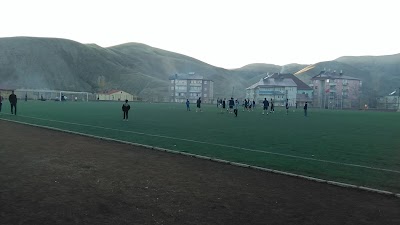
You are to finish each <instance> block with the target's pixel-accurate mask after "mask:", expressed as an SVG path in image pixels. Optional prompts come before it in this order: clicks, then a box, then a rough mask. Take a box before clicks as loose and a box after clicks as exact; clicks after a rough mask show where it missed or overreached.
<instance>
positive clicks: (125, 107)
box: [122, 99, 131, 121]
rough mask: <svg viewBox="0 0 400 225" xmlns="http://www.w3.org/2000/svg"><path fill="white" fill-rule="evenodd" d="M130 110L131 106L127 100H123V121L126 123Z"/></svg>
mask: <svg viewBox="0 0 400 225" xmlns="http://www.w3.org/2000/svg"><path fill="white" fill-rule="evenodd" d="M130 109H131V106H130V105H129V104H128V99H127V100H125V103H124V104H123V105H122V111H123V112H124V119H123V120H125V121H128V112H129V110H130Z"/></svg>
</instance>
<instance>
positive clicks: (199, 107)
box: [196, 98, 202, 112]
mask: <svg viewBox="0 0 400 225" xmlns="http://www.w3.org/2000/svg"><path fill="white" fill-rule="evenodd" d="M196 105H197V108H196V112H197V110H199V111H200V112H202V111H201V98H199V99H197V101H196Z"/></svg>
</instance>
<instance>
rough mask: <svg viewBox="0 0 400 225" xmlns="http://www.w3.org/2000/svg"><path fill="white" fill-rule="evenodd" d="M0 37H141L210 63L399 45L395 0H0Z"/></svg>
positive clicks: (325, 56) (305, 59)
mask: <svg viewBox="0 0 400 225" xmlns="http://www.w3.org/2000/svg"><path fill="white" fill-rule="evenodd" d="M0 9H1V13H0V21H1V22H0V24H1V26H0V37H11V36H35V37H58V38H66V39H71V40H75V41H78V42H81V43H96V44H98V45H100V46H103V47H108V46H112V45H118V44H122V43H126V42H140V43H144V44H148V45H151V46H153V47H157V48H161V49H165V50H169V51H174V52H178V53H182V54H185V55H188V56H191V57H194V58H197V59H199V60H202V61H204V62H207V63H209V64H212V65H215V66H220V67H224V68H237V67H241V66H244V65H246V64H250V63H272V64H278V65H284V64H288V63H304V64H312V63H316V62H319V61H326V60H332V59H335V58H337V57H340V56H344V55H384V54H396V53H400V25H399V21H400V13H399V9H400V1H396V0H359V1H358V0H240V1H235V0H196V1H195V0H141V1H139V0H109V1H100V0H96V1H92V0H79V1H76V0H65V1H64V0H34V1H33V0H0Z"/></svg>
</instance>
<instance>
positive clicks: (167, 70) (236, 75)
mask: <svg viewBox="0 0 400 225" xmlns="http://www.w3.org/2000/svg"><path fill="white" fill-rule="evenodd" d="M306 66H308V65H301V64H288V65H284V66H279V65H272V64H263V63H258V64H250V65H246V66H244V67H242V68H238V69H231V70H228V69H224V68H220V67H216V66H213V65H210V64H207V63H205V62H202V61H200V60H197V59H195V58H192V57H189V56H185V55H182V54H178V53H174V52H169V51H165V50H162V49H158V48H154V47H151V46H148V45H145V44H140V43H126V44H121V45H117V46H112V47H107V48H103V47H100V46H98V45H96V44H82V43H78V42H75V41H71V40H66V39H58V38H34V37H10V38H0V89H1V88H29V89H53V90H69V91H88V92H100V91H105V90H110V89H121V90H124V91H127V92H130V93H132V94H134V95H137V96H139V97H141V98H143V99H151V98H158V99H161V98H162V96H165V95H166V93H167V92H168V85H169V80H168V79H169V77H170V76H171V75H174V74H176V73H189V72H195V73H196V74H198V75H202V76H204V78H207V79H211V80H213V81H214V97H215V98H217V97H229V96H231V94H232V89H233V87H234V95H235V97H244V94H245V88H246V87H248V86H250V85H251V84H253V83H255V82H257V81H258V80H259V79H260V78H262V77H265V76H266V74H267V73H274V72H282V73H295V72H297V71H299V70H301V69H303V68H305V67H306ZM314 66H315V67H314V68H313V69H311V70H308V71H306V72H304V73H301V74H299V75H298V77H299V78H300V79H301V80H303V81H304V82H305V83H310V78H311V77H312V76H315V75H317V74H318V73H319V72H320V71H321V70H324V69H330V70H337V71H340V70H342V71H343V73H344V74H346V75H347V76H352V77H356V78H359V79H361V80H362V81H363V101H364V102H366V103H370V104H373V103H374V101H376V98H377V97H379V96H381V95H386V94H388V93H390V92H391V91H393V90H395V89H397V88H399V87H400V54H396V55H387V56H345V57H340V58H338V59H335V60H332V61H326V62H319V63H316V64H315V65H314Z"/></svg>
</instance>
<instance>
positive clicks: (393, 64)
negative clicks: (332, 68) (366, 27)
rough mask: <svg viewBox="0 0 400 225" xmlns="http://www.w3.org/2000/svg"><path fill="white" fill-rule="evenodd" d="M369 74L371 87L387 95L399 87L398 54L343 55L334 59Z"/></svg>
mask: <svg viewBox="0 0 400 225" xmlns="http://www.w3.org/2000/svg"><path fill="white" fill-rule="evenodd" d="M335 61H337V62H342V63H346V64H349V65H352V66H353V67H355V68H357V69H360V70H363V71H366V72H368V73H369V74H370V77H369V79H370V80H369V82H370V83H373V85H371V88H372V90H373V91H374V92H377V93H378V94H379V95H387V94H389V93H390V92H391V91H393V90H395V89H397V88H399V87H400V54H396V55H386V56H357V57H356V56H345V57H340V58H338V59H336V60H335Z"/></svg>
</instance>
